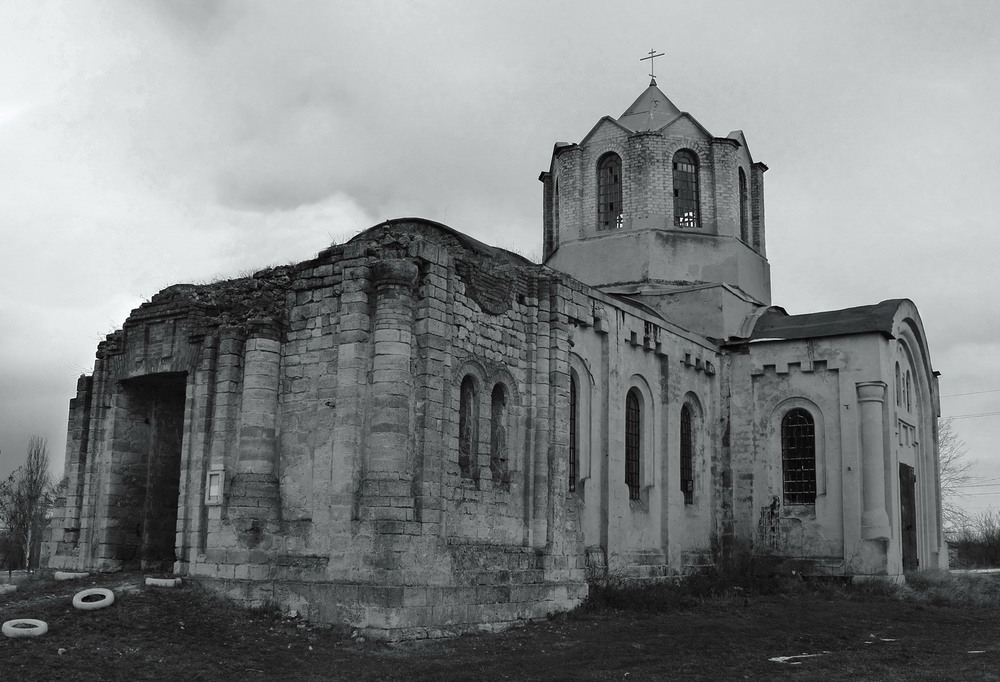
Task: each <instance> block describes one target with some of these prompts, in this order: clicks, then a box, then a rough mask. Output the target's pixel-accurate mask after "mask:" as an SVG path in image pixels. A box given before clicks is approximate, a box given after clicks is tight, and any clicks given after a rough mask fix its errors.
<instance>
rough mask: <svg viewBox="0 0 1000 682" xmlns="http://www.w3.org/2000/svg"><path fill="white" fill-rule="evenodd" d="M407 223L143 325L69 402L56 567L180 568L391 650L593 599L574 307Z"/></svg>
mask: <svg viewBox="0 0 1000 682" xmlns="http://www.w3.org/2000/svg"><path fill="white" fill-rule="evenodd" d="M408 227H409V228H410V229H409V230H408V229H406V227H403V228H400V226H398V225H397V226H393V227H392V228H388V227H387V228H386V229H384V230H377V229H376V230H374V231H370V233H369V234H366V238H364V239H361V240H358V241H356V242H352V243H350V244H347V245H345V246H343V247H336V248H334V249H331V250H329V251H327V252H324V253H323V254H321V255H320V257H319V258H317V259H315V260H314V261H309V262H306V263H303V264H300V265H297V266H290V267H288V268H284V269H280V270H279V271H276V272H272V273H270V274H262V275H260V276H255V277H254V278H249V279H247V280H243V281H239V282H236V283H221V284H219V285H207V286H204V287H193V286H187V285H180V286H178V287H174V288H171V289H168V290H165V291H164V292H162V293H161V294H159V295H157V296H156V297H154V299H153V300H152V301H151V302H149V303H148V304H145V305H144V306H143V307H142V308H140V309H138V310H137V311H135V312H133V315H132V316H130V318H129V320H128V321H127V322H126V325H125V329H124V331H123V332H119V333H117V334H116V335H113V336H112V337H110V338H109V340H108V341H107V342H105V344H102V347H101V349H100V351H99V358H98V364H97V368H96V370H95V376H94V377H93V379H85V380H82V381H81V383H80V387H79V389H80V391H79V392H80V394H79V395H78V397H77V398H76V399H75V400H74V404H73V407H72V410H71V424H73V433H74V434H75V436H74V437H73V438H71V439H70V445H69V448H70V449H71V450H72V451H73V452H72V453H71V456H70V458H68V461H67V472H68V473H69V475H70V481H69V484H70V487H69V490H70V491H71V494H70V495H69V496H68V498H67V503H66V505H65V507H64V508H63V510H62V511H61V512H59V519H58V520H57V522H56V524H55V526H56V529H55V530H54V531H53V537H52V539H53V542H52V543H50V547H49V553H50V555H51V559H50V565H52V566H54V567H56V566H58V567H66V568H80V569H89V570H95V569H96V570H120V569H123V568H124V569H127V568H147V569H155V570H162V569H163V568H166V569H168V570H170V569H172V570H174V571H175V572H176V573H178V574H181V575H190V576H194V577H197V578H198V579H200V580H202V581H203V582H205V583H206V584H208V585H211V586H215V587H216V588H217V589H219V590H220V591H223V592H226V593H228V594H231V595H233V596H237V597H238V598H240V599H243V600H245V601H248V602H250V603H264V602H269V601H275V602H278V603H280V604H283V605H285V606H286V607H288V608H295V609H296V610H298V611H300V612H301V613H303V614H304V615H307V616H308V617H309V618H311V619H313V620H316V621H320V622H323V621H326V622H349V623H352V624H354V625H355V626H357V627H359V628H362V629H365V630H367V631H369V632H371V633H372V634H373V635H376V636H382V637H387V638H398V637H420V636H433V635H440V634H446V633H449V632H462V631H467V630H470V629H472V630H475V629H482V628H495V627H503V626H505V625H506V624H509V623H511V622H516V621H519V620H524V619H526V618H531V617H538V616H542V615H544V614H546V613H548V612H550V611H552V610H554V609H561V608H567V607H569V606H572V605H573V604H576V603H579V601H580V600H581V599H582V597H583V596H584V595H585V594H586V584H585V583H584V580H583V578H584V554H583V551H582V544H581V543H580V541H579V537H578V535H579V526H578V522H577V514H576V510H575V508H572V507H567V505H566V504H565V495H566V490H565V464H564V458H565V448H566V437H565V435H564V431H560V429H564V428H565V422H566V419H567V414H566V409H567V404H568V403H567V398H566V396H567V389H566V387H565V386H564V384H566V383H568V352H567V348H568V345H567V325H566V324H565V321H564V320H565V317H564V316H563V315H562V313H560V311H561V310H564V309H565V307H566V302H565V300H564V298H563V297H564V295H565V294H564V290H563V288H562V287H561V286H560V284H559V282H558V280H557V279H556V278H553V277H552V275H551V274H549V273H547V272H545V271H544V270H541V269H540V268H538V267H537V266H528V265H527V263H526V262H524V263H522V262H518V261H516V260H514V261H511V260H509V259H508V260H507V261H505V260H503V259H496V258H495V255H496V254H495V253H490V252H487V253H481V252H479V251H477V248H482V249H486V248H488V247H476V246H475V245H471V246H470V245H465V244H462V243H461V242H460V240H459V238H458V237H455V236H452V235H450V234H448V233H445V234H439V233H438V228H437V227H429V226H428V225H426V224H423V223H418V224H416V225H410V226H408ZM427 237H431V238H427ZM433 237H437V238H436V239H435V238H433ZM467 376H469V377H473V378H474V379H475V381H477V382H478V390H479V395H478V400H479V407H480V410H479V411H478V414H477V417H476V420H477V425H476V426H477V428H476V429H475V432H476V436H475V438H476V440H475V443H474V445H473V448H472V449H473V455H474V459H473V460H472V461H471V462H466V466H465V470H464V471H463V468H462V464H461V463H460V457H459V455H460V451H461V446H460V439H461V438H462V434H460V433H459V432H458V425H459V423H460V422H461V421H462V420H461V419H460V412H461V409H462V407H461V405H460V403H461V400H462V396H461V384H462V380H463V379H464V378H465V377H467ZM166 389H169V391H166ZM165 391H166V392H165ZM160 402H163V403H164V405H163V406H162V407H161V406H160ZM95 407H96V408H97V409H95ZM88 415H89V419H88ZM160 422H163V423H165V424H167V425H168V426H169V429H168V431H169V433H175V434H177V435H175V436H169V435H168V436H164V435H162V434H163V433H167V432H168V431H163V430H162V429H160V430H158V429H159V428H160V427H159V426H158V424H160ZM161 432H162V433H161ZM167 451H169V453H167ZM167 455H169V456H167ZM560 457H561V458H563V459H559V458H560ZM164 466H166V467H167V469H166V470H165V471H166V473H163V474H160V473H155V472H154V467H155V468H156V471H159V470H160V469H163V467H164ZM171 467H172V468H171ZM105 472H106V473H105ZM161 478H162V481H161ZM163 482H166V485H164V484H163ZM154 489H155V490H156V491H158V492H156V494H154V493H153V490H154ZM167 497H171V498H172V500H173V509H174V510H176V521H173V520H172V518H171V517H170V515H169V514H167V513H164V512H165V511H167V510H169V509H170V508H171V502H170V500H167V499H166V498H167ZM153 519H158V521H159V526H157V527H155V528H154V527H153V526H152V525H150V523H151V521H152V520H153ZM143 524H145V525H143ZM160 526H162V527H160ZM167 526H170V528H167ZM164 557H166V558H164Z"/></svg>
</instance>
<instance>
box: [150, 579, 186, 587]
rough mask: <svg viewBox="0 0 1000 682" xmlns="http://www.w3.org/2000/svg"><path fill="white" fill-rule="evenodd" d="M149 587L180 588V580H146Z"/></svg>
mask: <svg viewBox="0 0 1000 682" xmlns="http://www.w3.org/2000/svg"><path fill="white" fill-rule="evenodd" d="M146 584H147V585H149V586H150V587H180V584H181V579H180V578H146Z"/></svg>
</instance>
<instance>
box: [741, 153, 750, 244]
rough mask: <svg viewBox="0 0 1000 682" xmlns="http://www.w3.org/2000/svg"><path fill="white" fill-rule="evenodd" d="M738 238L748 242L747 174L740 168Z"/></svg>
mask: <svg viewBox="0 0 1000 682" xmlns="http://www.w3.org/2000/svg"><path fill="white" fill-rule="evenodd" d="M740 239H742V240H743V242H744V243H745V244H749V243H750V205H749V197H748V195H747V174H746V173H744V172H743V169H742V168H740Z"/></svg>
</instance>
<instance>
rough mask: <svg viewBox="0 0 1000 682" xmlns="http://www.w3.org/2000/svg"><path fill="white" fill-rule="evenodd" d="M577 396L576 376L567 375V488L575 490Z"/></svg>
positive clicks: (577, 453) (577, 445)
mask: <svg viewBox="0 0 1000 682" xmlns="http://www.w3.org/2000/svg"><path fill="white" fill-rule="evenodd" d="M577 405H578V403H577V397H576V377H574V376H573V375H570V377H569V490H570V492H573V491H575V490H576V475H577V474H576V470H577V466H578V464H577V462H578V458H579V451H578V448H579V444H578V443H577V435H576V428H577V419H576V410H577Z"/></svg>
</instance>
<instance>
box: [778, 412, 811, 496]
mask: <svg viewBox="0 0 1000 682" xmlns="http://www.w3.org/2000/svg"><path fill="white" fill-rule="evenodd" d="M781 470H782V478H783V483H784V491H785V504H814V503H815V502H816V428H815V423H814V422H813V418H812V415H811V414H809V413H808V412H807V411H806V410H803V409H794V410H791V411H790V412H788V413H787V414H786V415H785V416H784V418H782V420H781Z"/></svg>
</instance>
